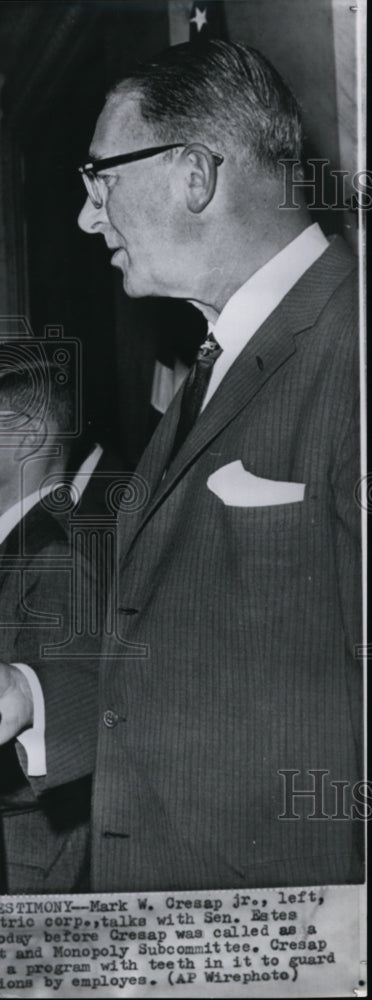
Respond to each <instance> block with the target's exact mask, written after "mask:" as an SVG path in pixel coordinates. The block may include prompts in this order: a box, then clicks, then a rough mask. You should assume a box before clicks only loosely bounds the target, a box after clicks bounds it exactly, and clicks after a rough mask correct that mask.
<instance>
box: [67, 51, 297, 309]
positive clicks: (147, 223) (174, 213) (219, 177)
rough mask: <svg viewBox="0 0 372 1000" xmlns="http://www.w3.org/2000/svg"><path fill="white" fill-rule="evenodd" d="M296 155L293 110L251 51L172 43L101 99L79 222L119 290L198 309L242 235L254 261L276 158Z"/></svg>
mask: <svg viewBox="0 0 372 1000" xmlns="http://www.w3.org/2000/svg"><path fill="white" fill-rule="evenodd" d="M168 143H172V144H179V145H177V148H175V149H171V150H168V151H166V152H160V153H156V154H155V155H153V156H151V157H150V158H148V159H147V158H146V159H140V160H135V161H134V162H126V163H124V164H115V165H109V166H108V167H107V166H103V167H102V170H100V168H99V162H97V161H100V160H101V159H105V158H107V157H113V156H122V155H123V154H128V153H135V152H137V151H141V150H143V149H147V148H149V147H151V148H153V147H157V146H159V145H160V146H161V145H165V144H168ZM300 148H301V126H300V115H299V109H298V106H297V103H296V101H295V99H294V98H293V97H292V94H291V93H290V91H289V90H288V88H287V87H286V85H285V84H284V83H283V81H282V79H281V77H280V76H279V74H278V73H277V72H276V71H275V70H274V69H273V67H272V66H271V65H270V64H269V63H268V62H267V60H266V59H265V58H264V57H263V56H261V55H260V53H258V52H256V51H255V50H253V49H249V48H248V47H246V46H244V45H240V44H236V45H232V44H227V43H225V42H222V41H211V42H209V44H208V45H207V46H206V47H203V49H202V50H194V49H193V48H192V47H191V46H189V45H181V46H175V47H173V48H171V49H169V50H167V51H166V52H165V53H164V54H163V55H162V56H161V57H160V58H159V59H158V60H157V61H155V62H152V63H150V64H147V65H144V66H140V67H139V68H137V69H136V70H135V71H134V72H132V73H131V75H130V77H128V78H126V79H125V80H122V81H121V82H120V83H118V84H117V85H116V86H115V87H114V88H113V90H112V91H111V92H110V93H109V95H108V98H107V101H106V104H105V107H104V109H103V111H102V113H101V115H100V117H99V119H98V122H97V126H96V130H95V134H94V137H93V140H92V144H91V147H90V157H91V159H92V160H94V161H96V162H95V164H94V170H95V171H96V172H97V173H98V176H99V178H100V186H101V191H102V198H101V203H100V202H99V199H98V203H96V204H95V205H94V204H93V203H92V200H89V198H88V199H87V201H86V204H85V206H84V208H83V210H82V212H81V214H80V217H79V224H80V226H81V228H82V229H83V230H84V231H86V232H89V233H96V232H97V233H101V234H102V235H103V236H104V238H105V240H106V244H107V246H108V247H109V249H111V250H113V251H114V255H113V258H112V263H113V264H114V265H115V266H116V267H119V268H120V270H121V271H122V273H123V277H124V288H125V290H126V291H127V293H128V294H129V295H132V296H146V295H167V296H168V295H171V296H176V297H180V298H190V299H192V300H193V299H195V300H199V301H204V302H208V301H209V299H208V295H209V291H210V288H209V286H210V279H209V274H210V272H211V271H213V272H214V274H215V276H216V275H217V272H221V271H225V263H226V262H229V264H228V267H227V270H228V269H229V267H231V252H232V250H233V248H235V253H236V255H237V258H238V260H239V256H241V253H242V250H243V248H244V251H245V244H246V241H247V240H248V241H249V240H250V242H251V246H252V247H253V246H255V247H256V251H257V264H256V266H258V264H259V262H260V248H259V246H258V240H259V234H260V232H261V231H262V230H265V231H268V229H269V228H270V221H271V215H272V214H273V210H272V206H275V207H276V206H277V205H278V204H279V202H280V200H281V199H280V196H278V192H279V185H281V183H282V175H283V171H282V167H281V166H280V164H279V163H278V161H279V160H280V159H281V158H299V156H300ZM213 154H217V156H215V155H213ZM280 193H281V192H280ZM265 213H266V217H265V218H264V215H265ZM261 216H262V219H263V225H261V224H260V217H261ZM268 220H269V221H268ZM281 221H282V220H281ZM243 227H244V232H243ZM273 252H276V251H275V247H274V250H273ZM212 284H213V281H212ZM227 284H228V285H229V286H230V285H231V276H230V277H229V278H228V279H227V280H226V286H227ZM227 292H228V289H227V287H226V293H227ZM211 295H212V298H213V297H215V296H214V293H213V290H211Z"/></svg>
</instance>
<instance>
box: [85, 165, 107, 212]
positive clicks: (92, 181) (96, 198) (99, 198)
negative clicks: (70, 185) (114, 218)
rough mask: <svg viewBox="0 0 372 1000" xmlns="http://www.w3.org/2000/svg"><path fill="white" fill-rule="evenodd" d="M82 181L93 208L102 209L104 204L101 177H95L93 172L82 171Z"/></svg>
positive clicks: (103, 185) (103, 188) (103, 184)
mask: <svg viewBox="0 0 372 1000" xmlns="http://www.w3.org/2000/svg"><path fill="white" fill-rule="evenodd" d="M82 177H83V181H84V184H85V187H86V190H87V193H88V195H89V198H90V200H91V201H92V202H93V205H94V207H95V208H102V205H103V202H104V192H105V182H104V180H103V178H102V177H96V175H95V174H94V173H93V171H92V172H91V171H89V173H88V171H84V173H83V175H82Z"/></svg>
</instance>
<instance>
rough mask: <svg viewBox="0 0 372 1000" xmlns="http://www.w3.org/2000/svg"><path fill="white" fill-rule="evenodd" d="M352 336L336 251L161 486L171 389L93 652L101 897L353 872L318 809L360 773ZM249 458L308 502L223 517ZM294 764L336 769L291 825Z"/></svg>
mask: <svg viewBox="0 0 372 1000" xmlns="http://www.w3.org/2000/svg"><path fill="white" fill-rule="evenodd" d="M357 331H358V324H357V295H356V282H355V264H354V259H353V257H352V255H351V254H350V253H349V251H348V250H347V248H346V247H345V245H344V244H343V242H342V241H341V240H339V239H338V238H336V239H335V240H334V241H333V242H332V244H331V246H330V248H329V249H328V250H327V251H326V253H325V254H324V255H323V256H322V257H321V258H320V259H319V260H318V261H317V262H316V263H315V264H314V265H313V267H312V268H311V269H310V270H309V271H308V272H307V273H306V274H305V275H304V276H303V277H302V278H301V280H300V281H299V282H298V283H297V284H296V286H295V287H294V288H293V289H292V290H291V291H290V292H289V294H288V295H287V296H286V298H285V299H284V300H283V301H282V303H281V304H280V305H279V307H278V308H277V309H276V310H275V312H274V313H273V314H272V315H270V316H269V317H268V319H267V320H266V321H265V323H264V324H263V325H262V326H261V328H260V329H259V330H258V331H257V333H256V334H255V335H254V337H253V338H252V339H251V341H250V342H249V343H248V344H247V346H246V347H245V349H244V350H243V352H242V353H241V355H240V356H239V358H238V359H237V360H236V362H235V363H234V365H233V366H232V368H231V369H230V371H229V372H228V373H227V375H226V376H225V378H224V380H223V382H222V383H221V385H220V386H219V388H218V389H217V391H216V393H215V395H214V396H213V397H212V399H211V401H210V403H209V404H208V406H207V407H206V408H205V410H204V411H203V413H202V414H201V416H200V417H199V418H198V420H197V422H196V424H195V425H194V428H193V429H192V431H191V433H190V435H189V437H188V439H187V440H186V442H185V443H184V445H183V446H182V448H181V450H180V451H179V453H178V455H177V456H176V459H175V461H174V462H173V464H172V466H171V468H170V470H169V471H168V473H167V475H166V477H165V478H163V470H164V468H165V467H166V465H167V460H168V458H169V454H170V452H171V448H172V442H173V438H174V434H175V429H176V426H177V420H178V415H179V406H180V395H178V396H177V397H176V399H175V400H174V401H173V403H172V405H171V407H170V409H169V411H168V412H167V414H166V415H165V417H164V418H163V420H162V421H161V422H160V424H159V426H158V428H157V430H156V432H155V435H154V437H153V438H152V440H151V442H150V444H149V446H148V448H147V450H146V452H145V454H144V456H143V459H142V460H141V463H140V466H139V468H138V474H139V475H140V476H141V477H142V480H143V481H144V482H145V483H146V484H147V487H148V501H147V503H146V504H145V505H144V506H142V509H141V510H139V511H137V512H135V511H134V509H132V511H131V512H130V513H128V514H127V515H125V514H123V515H122V518H121V532H122V545H121V563H120V573H119V577H118V590H119V593H118V595H115V597H114V599H115V602H116V603H117V607H118V626H117V636H116V638H114V637H112V638H111V639H109V640H107V641H106V642H105V645H104V650H103V656H102V676H101V688H100V699H101V708H100V722H99V730H98V755H97V764H96V773H95V782H94V801H93V886H94V888H95V889H97V890H103V891H107V890H128V891H129V890H150V889H155V890H156V889H170V888H175V889H185V888H195V887H200V888H208V887H213V886H214V887H239V886H242V887H243V886H246V887H249V886H252V887H253V886H270V885H291V884H292V885H296V884H300V885H302V884H304V883H305V884H306V883H307V884H317V883H337V882H346V881H350V880H351V881H353V880H355V881H357V880H359V879H360V878H361V868H360V858H359V853H358V839H359V838H358V833H359V828H360V823H358V822H357V821H354V822H352V821H351V820H344V821H337V820H334V819H330V818H327V817H328V816H331V815H332V814H333V813H335V812H336V811H337V810H336V807H335V787H334V786H332V785H331V781H345V782H347V783H348V789H347V795H348V808H350V793H351V787H352V786H353V785H354V783H355V782H356V781H358V779H360V778H361V771H360V735H361V715H360V695H361V679H360V670H359V664H358V662H357V660H356V659H355V658H354V655H353V647H354V644H355V643H357V642H359V641H360V640H361V631H360V549H359V514H360V512H359V509H358V506H357V504H356V501H355V498H354V488H355V484H356V481H357V479H358V477H359V458H358V454H359V440H358V404H357V383H358V336H357ZM257 358H259V359H260V362H259V363H258V361H257ZM238 460H240V461H241V462H242V464H243V467H244V469H245V470H247V471H249V472H250V473H252V474H253V475H254V476H258V477H262V478H264V479H269V480H280V481H285V482H294V483H304V484H305V487H306V489H305V497H304V500H303V501H302V502H296V503H289V504H279V505H275V506H272V505H270V503H269V502H268V504H267V505H265V506H260V507H258V506H240V505H235V506H228V505H226V504H225V503H224V502H223V500H221V499H220V498H219V497H218V496H216V495H215V493H214V492H212V491H211V489H209V488H208V485H207V481H208V479H209V477H210V476H211V475H212V474H213V473H215V472H216V471H217V470H218V469H220V468H222V467H224V466H226V465H229V464H230V463H231V462H234V461H238ZM135 482H136V481H135ZM138 483H140V480H139V479H137V485H138ZM141 488H142V487H141ZM140 492H141V489H139V491H138V496H139V495H140ZM134 506H135V505H134ZM125 642H126V643H127V644H128V643H131V644H132V645H131V646H129V645H125ZM107 710H108V711H109V715H107V714H106V715H104V713H105V712H107ZM53 760H54V765H55V766H54V769H53V768H51V770H50V774H49V778H48V780H49V782H51V783H53V782H55V781H56V780H57V778H58V774H59V772H60V764H59V762H58V758H57V757H55V758H53ZM71 766H73V762H71ZM285 769H287V770H288V769H291V770H295V771H298V772H299V774H298V775H297V787H300V788H303V789H306V788H307V789H309V790H311V789H312V788H313V776H312V775H310V774H309V773H308V772H309V771H310V770H314V769H315V770H321V771H324V772H327V773H326V774H325V775H324V799H323V801H322V802H319V798H318V800H317V801H316V803H315V809H314V801H312V800H311V799H306V798H305V797H302V798H297V800H295V802H293V805H294V807H295V809H294V811H295V812H296V813H297V814H298V815H299V818H298V819H292V820H290V819H280V818H279V816H280V815H281V814H283V813H285V811H286V810H285V800H284V788H285V784H284V778H283V775H281V774H279V773H278V771H280V770H285ZM321 811H322V812H323V818H319V813H320V812H321ZM314 812H315V814H316V815H315V818H313V819H309V818H308V816H309V815H310V814H311V813H314ZM287 813H288V809H287ZM316 816H318V818H316Z"/></svg>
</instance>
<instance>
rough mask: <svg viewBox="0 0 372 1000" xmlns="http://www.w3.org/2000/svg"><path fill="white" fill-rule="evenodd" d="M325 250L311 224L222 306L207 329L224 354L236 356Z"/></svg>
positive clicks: (318, 231) (317, 229)
mask: <svg viewBox="0 0 372 1000" xmlns="http://www.w3.org/2000/svg"><path fill="white" fill-rule="evenodd" d="M328 246H329V243H328V240H327V239H326V237H325V236H324V233H322V230H321V229H320V226H319V225H318V223H316V222H315V223H314V224H313V225H311V226H308V227H307V228H306V229H304V230H303V232H302V233H300V235H299V236H296V238H295V239H294V240H292V241H291V243H288V244H287V246H286V247H284V249H283V250H280V251H279V253H277V254H276V255H275V257H272V258H271V260H269V261H268V262H267V264H264V265H263V267H260V268H259V270H258V271H255V273H254V274H252V275H251V277H250V278H248V281H246V282H245V283H244V285H241V287H240V288H238V290H237V291H236V292H235V293H234V295H232V296H231V298H230V299H229V300H228V302H227V303H226V305H225V306H224V308H223V310H222V312H221V313H220V315H219V317H218V320H217V322H216V323H215V324H214V325H212V324H209V329H210V330H212V331H213V333H214V335H215V338H216V340H217V342H218V344H219V345H220V347H222V348H223V351H224V352H226V354H228V355H230V354H231V355H234V356H237V355H238V353H239V352H240V350H242V349H243V347H244V346H245V344H246V343H247V342H248V340H249V339H250V337H252V336H253V334H254V333H255V332H256V330H258V328H259V327H260V326H261V325H262V323H263V322H264V320H265V319H267V317H268V316H270V313H272V312H273V310H274V309H275V308H276V306H277V305H279V303H280V302H281V301H282V299H283V298H284V296H285V295H287V292H289V291H290V289H291V288H293V286H294V285H295V284H296V283H297V281H299V279H300V278H301V277H302V275H303V274H304V273H305V271H307V270H308V268H309V267H311V265H312V264H314V263H315V261H316V260H317V259H318V257H320V256H321V254H322V253H324V251H325V250H326V249H327V248H328Z"/></svg>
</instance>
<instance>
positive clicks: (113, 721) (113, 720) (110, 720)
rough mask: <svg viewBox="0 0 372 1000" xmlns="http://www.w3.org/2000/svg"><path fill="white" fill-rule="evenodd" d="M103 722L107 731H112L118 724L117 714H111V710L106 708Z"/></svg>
mask: <svg viewBox="0 0 372 1000" xmlns="http://www.w3.org/2000/svg"><path fill="white" fill-rule="evenodd" d="M103 721H104V723H105V726H107V728H108V729H113V728H114V726H117V724H118V722H119V716H118V714H117V712H112V710H111V708H107V709H106V711H105V712H104V713H103Z"/></svg>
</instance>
